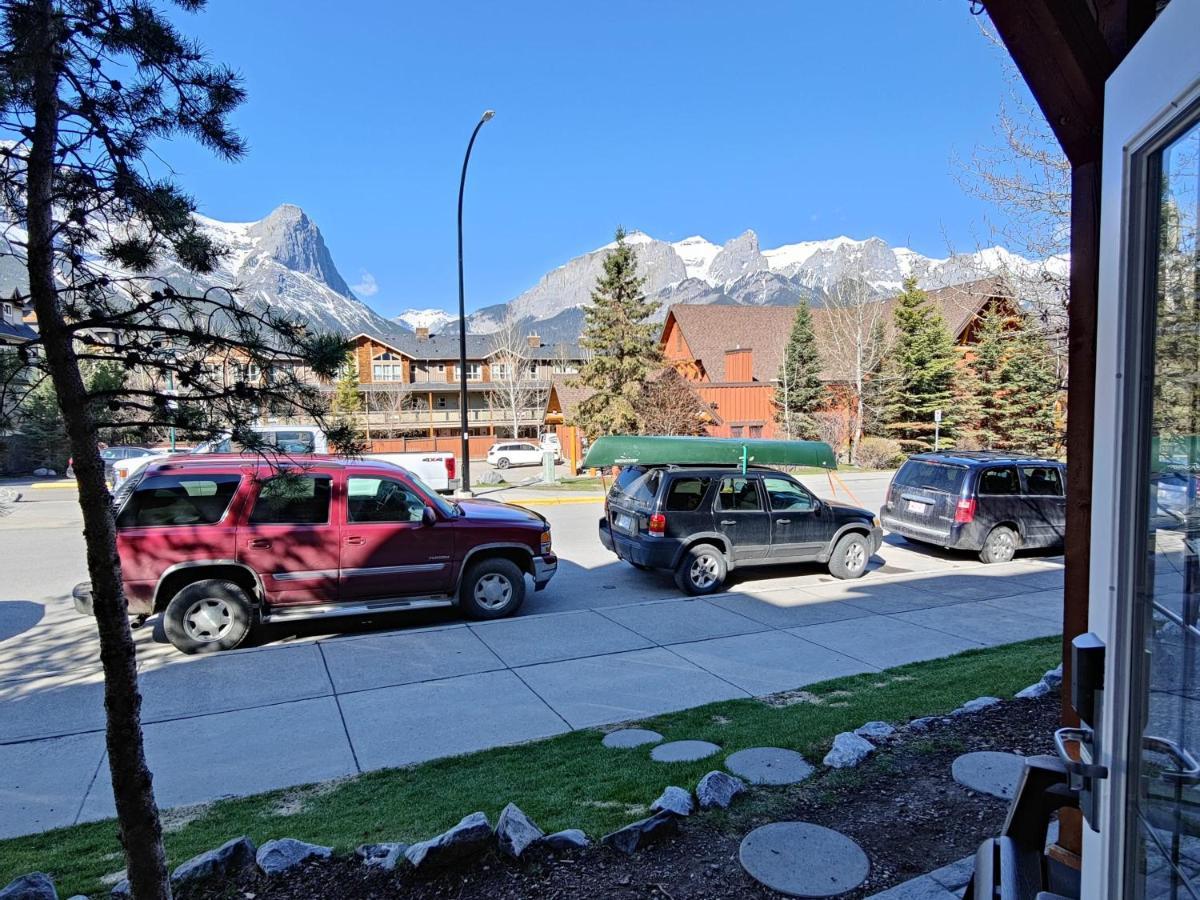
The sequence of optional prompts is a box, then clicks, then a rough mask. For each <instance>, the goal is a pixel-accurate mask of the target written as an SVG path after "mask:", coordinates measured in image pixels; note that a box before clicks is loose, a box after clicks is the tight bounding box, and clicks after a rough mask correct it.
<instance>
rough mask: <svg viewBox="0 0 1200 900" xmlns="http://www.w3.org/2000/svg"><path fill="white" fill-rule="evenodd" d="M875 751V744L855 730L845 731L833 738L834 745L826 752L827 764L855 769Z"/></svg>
mask: <svg viewBox="0 0 1200 900" xmlns="http://www.w3.org/2000/svg"><path fill="white" fill-rule="evenodd" d="M874 752H875V745H874V744H872V743H871V742H870V741H868V740H867V739H866V738H865V737H860V736H859V735H857V734H855V733H854V732H853V731H843V732H842V733H841V734H839V735H838V736H837V737H835V738H834V739H833V747H832V748H831V749H830V751H829V752H828V753H826V754H825V765H827V766H830V767H831V768H834V769H853V768H854V767H855V766H857V765H858V764H859V763H861V762H862V761H863V760H864V759H866V758H867V757H868V756H870V755H871V754H872V753H874Z"/></svg>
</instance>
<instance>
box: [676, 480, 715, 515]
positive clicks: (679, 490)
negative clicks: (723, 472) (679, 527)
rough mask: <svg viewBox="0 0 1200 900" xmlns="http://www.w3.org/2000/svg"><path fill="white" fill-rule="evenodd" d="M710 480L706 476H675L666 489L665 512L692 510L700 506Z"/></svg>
mask: <svg viewBox="0 0 1200 900" xmlns="http://www.w3.org/2000/svg"><path fill="white" fill-rule="evenodd" d="M710 483H711V482H710V480H709V479H707V478H696V477H694V476H693V477H688V478H676V479H675V480H674V481H672V482H671V487H670V488H669V489H668V490H667V500H666V510H667V512H694V511H695V510H697V509H699V508H700V504H701V502H703V500H704V495H705V494H707V493H708V486H709V484H710Z"/></svg>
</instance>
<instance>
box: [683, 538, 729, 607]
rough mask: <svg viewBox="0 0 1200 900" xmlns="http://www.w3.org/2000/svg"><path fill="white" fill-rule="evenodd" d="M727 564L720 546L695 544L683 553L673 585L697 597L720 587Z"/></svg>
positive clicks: (727, 567)
mask: <svg viewBox="0 0 1200 900" xmlns="http://www.w3.org/2000/svg"><path fill="white" fill-rule="evenodd" d="M728 572H729V566H728V564H727V563H726V562H725V554H724V553H723V552H721V548H720V547H717V546H715V545H713V544H697V545H696V546H695V547H690V548H689V549H688V550H687V552H685V553H684V554H683V559H681V560H680V561H679V565H678V566H677V567H676V569H675V585H676V587H678V588H679V589H680V590H681V591H683V592H684V593H685V594H689V595H691V596H693V597H699V596H701V595H703V594H712V593H715V592H716V591H718V590H720V589H721V585H723V584H724V583H725V576H726V574H727V573H728Z"/></svg>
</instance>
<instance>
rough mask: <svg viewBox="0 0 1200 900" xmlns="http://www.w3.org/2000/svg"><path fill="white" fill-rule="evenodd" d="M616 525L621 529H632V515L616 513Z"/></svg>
mask: <svg viewBox="0 0 1200 900" xmlns="http://www.w3.org/2000/svg"><path fill="white" fill-rule="evenodd" d="M617 527H618V528H620V529H621V530H622V531H633V516H627V515H625V514H624V513H617Z"/></svg>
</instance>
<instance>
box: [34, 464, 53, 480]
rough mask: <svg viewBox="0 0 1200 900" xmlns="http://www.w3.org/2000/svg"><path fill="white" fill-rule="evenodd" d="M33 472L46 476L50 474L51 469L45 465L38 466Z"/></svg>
mask: <svg viewBox="0 0 1200 900" xmlns="http://www.w3.org/2000/svg"><path fill="white" fill-rule="evenodd" d="M33 474H34V475H37V476H38V477H39V478H45V477H46V476H47V475H49V474H50V470H49V469H47V468H46V467H45V466H38V467H37V468H36V469H34V470H33Z"/></svg>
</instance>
